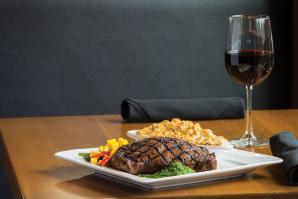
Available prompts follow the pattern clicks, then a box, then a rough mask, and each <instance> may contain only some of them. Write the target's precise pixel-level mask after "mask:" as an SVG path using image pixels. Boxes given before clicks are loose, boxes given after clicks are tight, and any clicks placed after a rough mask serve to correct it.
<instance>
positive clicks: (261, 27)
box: [225, 15, 274, 147]
mask: <svg viewBox="0 0 298 199" xmlns="http://www.w3.org/2000/svg"><path fill="white" fill-rule="evenodd" d="M273 63H274V49H273V40H272V34H271V25H270V19H269V17H268V16H264V15H233V16H231V17H229V27H228V35H227V43H226V49H225V65H226V69H227V71H228V73H229V75H230V76H231V77H232V78H233V79H234V80H235V81H236V82H237V83H239V84H242V85H244V86H245V88H246V130H245V133H244V135H243V136H242V137H241V138H240V139H237V140H232V141H231V143H232V144H233V145H234V146H235V147H248V146H265V145H268V140H267V139H264V138H259V137H256V136H255V134H254V130H253V126H252V113H251V109H252V90H253V87H254V86H255V85H257V84H260V83H261V82H263V81H264V80H265V79H266V78H267V77H268V76H269V74H270V73H271V70H272V67H273Z"/></svg>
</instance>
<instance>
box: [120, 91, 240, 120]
mask: <svg viewBox="0 0 298 199" xmlns="http://www.w3.org/2000/svg"><path fill="white" fill-rule="evenodd" d="M121 116H122V118H123V120H125V121H127V122H157V121H162V120H164V119H172V118H176V117H177V118H180V119H186V120H199V119H204V120H210V119H224V118H243V117H244V103H243V100H242V99H241V98H238V97H226V98H205V99H203V98H202V99H150V100H138V99H125V100H123V101H122V103H121Z"/></svg>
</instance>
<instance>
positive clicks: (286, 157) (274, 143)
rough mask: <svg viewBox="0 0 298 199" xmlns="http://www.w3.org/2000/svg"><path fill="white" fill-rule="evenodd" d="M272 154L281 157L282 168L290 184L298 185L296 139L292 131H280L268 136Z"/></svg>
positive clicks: (297, 147)
mask: <svg viewBox="0 0 298 199" xmlns="http://www.w3.org/2000/svg"><path fill="white" fill-rule="evenodd" d="M270 147H271V151H272V154H273V155H274V156H277V157H280V158H282V159H283V169H284V171H285V173H286V175H287V178H288V180H289V182H290V183H291V184H292V185H298V140H296V138H295V137H294V135H293V134H292V133H289V132H281V133H279V134H277V135H274V136H272V137H271V138H270Z"/></svg>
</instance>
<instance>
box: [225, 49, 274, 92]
mask: <svg viewBox="0 0 298 199" xmlns="http://www.w3.org/2000/svg"><path fill="white" fill-rule="evenodd" d="M273 63H274V54H273V53H272V52H270V51H264V50H239V51H238V50H237V51H235V50H234V51H227V52H226V53H225V65H226V69H227V71H228V73H229V74H230V76H231V77H232V78H233V79H234V80H235V81H236V82H238V83H239V84H243V85H253V86H254V85H257V84H259V83H261V82H262V81H264V80H265V79H266V78H267V77H268V75H269V74H270V72H271V70H272V67H273Z"/></svg>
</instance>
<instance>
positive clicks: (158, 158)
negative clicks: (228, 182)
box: [111, 137, 217, 174]
mask: <svg viewBox="0 0 298 199" xmlns="http://www.w3.org/2000/svg"><path fill="white" fill-rule="evenodd" d="M175 160H180V161H181V162H182V163H183V164H185V165H186V166H189V167H191V168H193V169H195V170H196V171H205V170H211V169H216V165H217V162H216V159H215V155H214V153H213V154H212V153H209V152H208V150H207V149H206V148H205V147H200V146H196V145H194V144H190V143H188V142H185V141H183V140H179V139H176V138H166V137H157V138H145V139H143V140H140V141H137V142H134V143H131V144H128V145H124V146H122V147H120V148H119V149H118V150H117V151H116V153H115V154H114V155H113V157H112V160H111V167H112V168H115V169H118V170H122V171H125V172H128V173H131V174H140V173H153V172H155V171H158V170H160V169H162V168H164V167H166V166H169V165H170V164H171V163H172V162H173V161H175Z"/></svg>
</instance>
